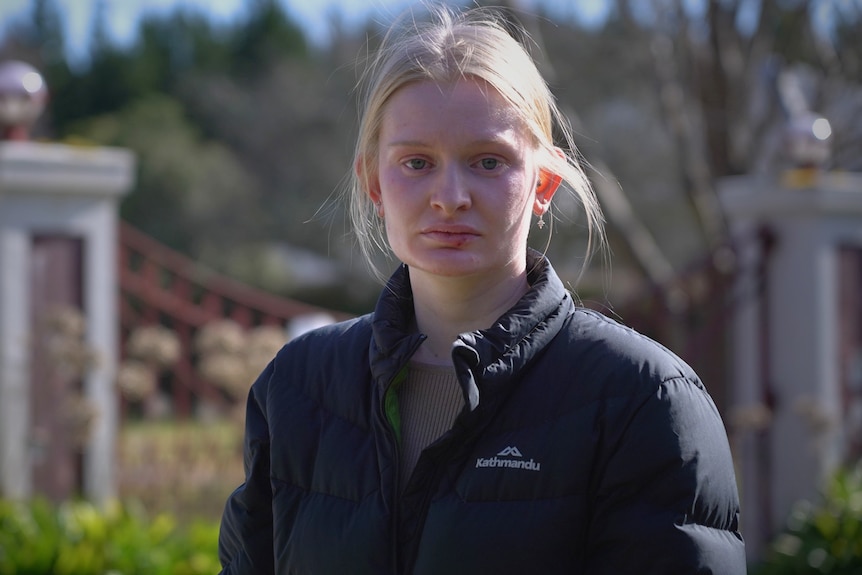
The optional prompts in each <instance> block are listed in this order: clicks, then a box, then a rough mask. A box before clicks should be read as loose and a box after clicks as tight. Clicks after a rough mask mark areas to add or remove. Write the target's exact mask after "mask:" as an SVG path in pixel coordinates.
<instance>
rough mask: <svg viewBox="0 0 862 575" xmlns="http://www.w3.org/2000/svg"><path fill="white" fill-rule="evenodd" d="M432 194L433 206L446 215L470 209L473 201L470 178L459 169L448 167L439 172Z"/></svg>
mask: <svg viewBox="0 0 862 575" xmlns="http://www.w3.org/2000/svg"><path fill="white" fill-rule="evenodd" d="M438 174H439V178H438V179H437V181H436V182H435V183H434V189H433V191H432V193H431V205H432V206H433V207H434V208H436V209H438V210H440V211H442V212H443V213H444V214H446V215H452V214H454V213H456V212H458V211H459V210H466V209H469V208H470V206H471V205H472V203H473V201H472V198H471V195H470V187H469V184H468V178H466V177H465V176H464V174H462V173H461V171H460V170H459V169H458V168H457V167H454V166H452V167H447V168H445V169H442V170H440V171H439V172H438Z"/></svg>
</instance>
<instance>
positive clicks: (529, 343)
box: [369, 250, 573, 410]
mask: <svg viewBox="0 0 862 575" xmlns="http://www.w3.org/2000/svg"><path fill="white" fill-rule="evenodd" d="M527 270H528V272H527V279H528V281H529V283H530V290H529V291H528V292H527V293H526V294H525V295H524V296H523V297H522V298H521V299H520V300H519V301H518V302H517V303H516V304H515V305H514V306H513V307H512V308H510V309H509V310H508V311H507V312H506V313H504V314H503V315H502V316H501V317H500V318H499V319H498V320H497V321H496V322H494V325H492V326H491V327H489V328H487V329H482V330H477V331H472V332H468V333H463V334H461V335H459V336H458V339H457V340H456V341H455V343H454V345H453V350H452V358H453V361H454V363H455V369H456V372H457V373H458V376H459V379H460V380H461V382H462V384H463V385H464V393H465V399H466V401H467V405H468V406H469V407H470V409H471V410H473V409H475V408H476V407H477V406H478V404H479V397H480V391H481V393H483V394H484V393H494V391H495V390H497V389H499V388H501V387H503V386H504V385H505V383H506V382H508V381H512V380H513V379H514V378H512V375H513V374H515V373H517V372H518V371H520V370H521V369H523V367H524V366H526V365H527V364H529V363H530V362H531V361H532V360H533V359H534V358H535V357H536V355H537V354H538V352H539V351H540V350H541V349H543V348H544V347H545V346H546V345H547V344H548V343H549V342H550V341H551V340H552V339H553V338H554V336H555V335H556V334H557V333H558V332H559V331H560V329H561V328H562V325H563V322H564V321H565V319H566V317H567V316H568V315H569V314H570V313H571V310H572V308H573V304H572V300H571V295H570V294H569V293H568V292H567V291H566V289H565V287H564V286H563V283H562V282H561V281H560V279H559V277H558V276H557V274H556V272H554V269H553V267H551V264H550V262H549V261H548V259H547V258H546V257H544V256H543V255H542V254H540V253H539V252H536V251H534V250H528V253H527ZM413 313H414V312H413V295H412V292H411V289H410V276H409V273H408V269H407V266H405V265H401V266H399V268H398V269H397V270H396V271H395V273H394V274H393V275H392V277H391V278H390V279H389V281H388V282H387V284H386V287H385V288H384V290H383V292H382V293H381V295H380V298H379V299H378V301H377V307H376V308H375V311H374V318H373V321H372V330H373V337H372V341H371V348H370V350H369V352H370V363H371V371H372V375H373V376H374V379H375V380H376V381H377V382H378V383H379V384H380V385H383V386H384V387H385V386H388V385H389V383H390V382H391V381H392V379H393V378H394V377H395V376H396V374H397V373H398V371H399V370H400V369H401V368H402V367H403V366H404V365H405V364H406V363H407V361H408V360H409V359H410V356H412V355H413V353H414V352H415V351H416V348H417V347H418V346H419V344H420V343H421V342H422V340H423V339H424V336H423V335H421V334H418V333H416V332H415V331H413V330H412V329H411V325H412V323H413Z"/></svg>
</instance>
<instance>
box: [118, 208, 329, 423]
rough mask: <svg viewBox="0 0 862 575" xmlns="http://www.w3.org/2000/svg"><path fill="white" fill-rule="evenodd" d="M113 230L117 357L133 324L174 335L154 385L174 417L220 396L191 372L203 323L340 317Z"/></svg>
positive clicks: (124, 226)
mask: <svg viewBox="0 0 862 575" xmlns="http://www.w3.org/2000/svg"><path fill="white" fill-rule="evenodd" d="M118 231H119V248H118V249H119V282H120V285H119V291H120V326H121V336H122V344H123V348H122V350H121V355H122V354H123V353H124V350H125V343H126V342H127V338H128V337H129V334H130V333H131V332H132V330H134V329H135V328H136V327H140V326H146V325H160V326H164V327H166V328H168V329H170V330H172V331H173V332H174V333H175V334H176V337H177V339H178V340H179V343H180V348H181V350H180V354H179V358H178V360H177V361H176V362H175V363H173V365H171V366H170V367H168V368H167V369H166V373H163V374H162V375H161V378H160V384H161V385H162V386H163V387H164V388H165V389H167V390H168V393H170V395H171V396H172V411H173V413H174V415H175V416H177V417H180V418H183V417H188V416H189V415H191V413H192V409H193V404H194V402H195V401H196V400H198V399H205V400H209V401H212V402H215V403H219V402H222V403H223V402H224V401H226V398H225V397H224V394H223V393H222V392H221V390H220V389H219V388H218V387H217V386H215V385H213V384H212V383H210V382H208V381H206V380H205V379H204V378H203V377H202V376H201V375H200V374H198V373H197V370H196V369H195V365H194V359H195V351H194V345H193V343H194V337H195V334H196V333H197V332H198V330H200V329H201V328H202V327H203V326H205V325H206V324H208V323H210V322H214V321H219V320H224V319H231V320H233V321H235V322H236V323H237V324H239V325H240V326H241V327H243V328H251V327H255V326H260V325H274V326H279V327H282V328H285V327H286V326H287V324H288V323H289V322H290V321H292V320H294V319H295V318H298V317H300V316H307V315H310V314H321V313H324V314H328V315H329V316H331V317H333V318H334V319H341V318H343V317H346V314H342V313H339V312H333V311H332V310H327V309H323V308H320V307H316V306H313V305H309V304H306V303H302V302H299V301H295V300H291V299H287V298H281V297H278V296H275V295H272V294H270V293H267V292H265V291H263V290H259V289H256V288H253V287H250V286H248V285H245V284H243V283H240V282H238V281H236V280H232V279H230V278H228V277H226V276H223V275H220V274H218V273H216V272H214V271H212V270H209V269H207V268H206V267H204V266H201V265H200V264H198V263H197V262H195V261H193V260H191V259H190V258H188V257H186V256H184V255H182V254H180V253H178V252H176V251H174V250H172V249H170V248H167V247H166V246H164V245H163V244H161V243H159V242H158V241H156V240H154V239H153V238H151V237H150V236H148V235H146V234H144V233H143V232H141V231H139V230H137V229H136V228H134V227H133V226H131V225H130V224H128V223H125V222H121V223H120V225H119V230H118Z"/></svg>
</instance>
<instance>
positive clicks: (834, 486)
mask: <svg viewBox="0 0 862 575" xmlns="http://www.w3.org/2000/svg"><path fill="white" fill-rule="evenodd" d="M817 573H829V574H830V575H858V574H859V573H862V464H858V465H856V466H855V467H853V468H849V469H842V470H841V471H839V472H838V473H837V474H835V476H834V477H833V478H832V479H831V480H830V482H829V484H828V485H827V486H826V489H825V490H824V493H823V498H822V500H821V501H820V503H819V504H817V505H814V504H812V503H810V502H807V501H802V502H800V503H798V504H797V505H796V506H795V507H794V509H793V511H792V513H791V514H790V517H789V519H788V521H787V528H786V529H785V531H784V532H783V533H781V534H780V535H779V536H778V537H777V538H776V539H775V541H774V542H773V543H772V545H771V547H770V549H769V550H768V552H767V555H766V558H765V560H764V561H763V563H762V564H761V565H760V566H759V567H758V569H757V570H755V571H754V574H755V575H779V574H780V575H802V574H817Z"/></svg>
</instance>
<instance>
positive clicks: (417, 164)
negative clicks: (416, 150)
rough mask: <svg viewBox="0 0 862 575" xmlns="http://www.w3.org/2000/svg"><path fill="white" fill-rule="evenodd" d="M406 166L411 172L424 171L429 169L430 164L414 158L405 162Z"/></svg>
mask: <svg viewBox="0 0 862 575" xmlns="http://www.w3.org/2000/svg"><path fill="white" fill-rule="evenodd" d="M404 165H405V166H407V167H408V168H410V169H411V170H422V169H424V168H427V167H428V162H427V161H425V160H423V159H422V158H412V159H410V160H407V161H406V162H404Z"/></svg>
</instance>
